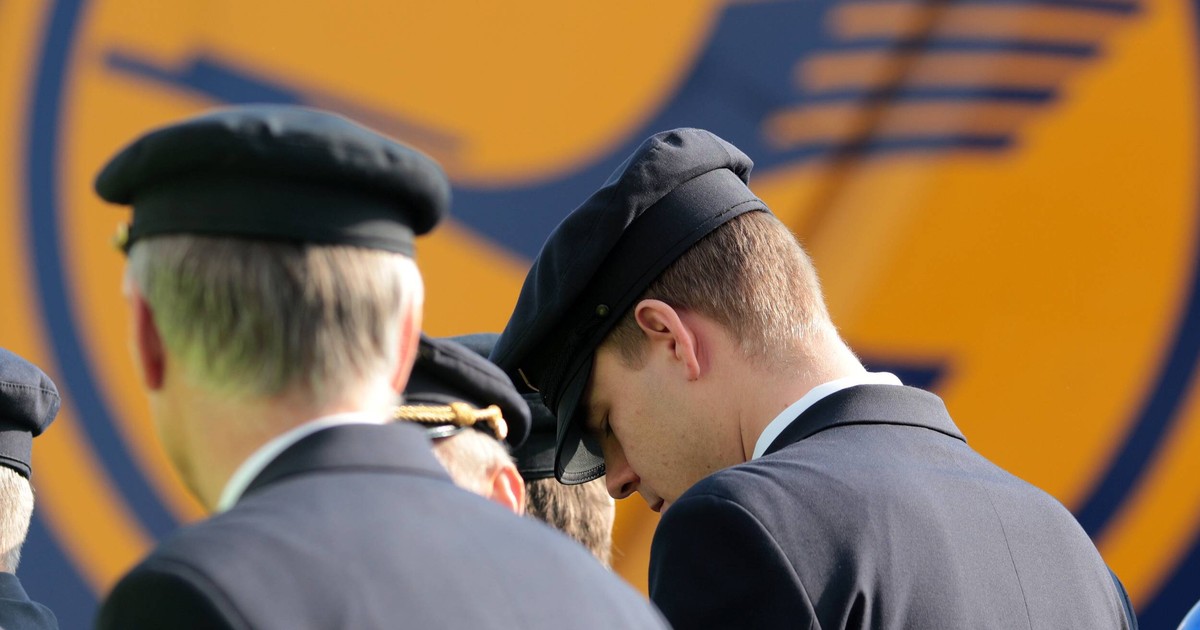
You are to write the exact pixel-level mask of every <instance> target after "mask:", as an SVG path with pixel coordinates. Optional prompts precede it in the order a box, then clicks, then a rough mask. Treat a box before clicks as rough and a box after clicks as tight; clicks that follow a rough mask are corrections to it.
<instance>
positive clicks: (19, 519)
mask: <svg viewBox="0 0 1200 630" xmlns="http://www.w3.org/2000/svg"><path fill="white" fill-rule="evenodd" d="M32 517H33V486H32V485H30V483H29V480H28V479H26V478H25V477H23V476H21V473H18V472H17V471H15V470H13V469H11V468H9V467H7V466H0V571H5V572H7V573H16V572H17V565H18V564H20V563H21V546H22V545H24V544H25V536H26V535H27V534H28V533H29V519H31V518H32Z"/></svg>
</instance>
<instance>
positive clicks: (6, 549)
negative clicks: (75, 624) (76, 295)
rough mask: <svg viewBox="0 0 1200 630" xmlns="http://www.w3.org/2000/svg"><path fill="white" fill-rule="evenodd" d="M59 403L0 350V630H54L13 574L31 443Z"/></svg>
mask: <svg viewBox="0 0 1200 630" xmlns="http://www.w3.org/2000/svg"><path fill="white" fill-rule="evenodd" d="M59 402H60V401H59V398H58V389H57V388H56V387H55V386H54V382H53V381H51V380H50V377H48V376H46V374H45V373H44V372H42V371H41V370H40V369H38V367H37V366H35V365H33V364H32V363H30V362H28V361H26V360H25V359H22V358H21V357H19V356H17V355H15V354H13V353H12V352H9V351H8V350H5V349H3V348H0V510H3V515H2V516H0V628H3V629H4V630H26V629H28V630H46V629H57V628H58V620H57V619H55V617H54V613H52V612H50V609H49V608H46V607H45V606H43V605H41V604H39V603H37V602H35V601H32V600H30V599H29V595H27V594H26V593H25V589H24V587H22V586H21V580H19V579H17V575H16V573H17V565H18V564H19V562H20V560H21V546H22V545H23V544H24V543H25V535H26V534H27V533H28V532H29V519H30V518H31V517H32V516H33V487H32V486H31V485H30V483H29V475H30V472H31V471H30V462H31V461H32V457H31V456H32V454H33V438H34V437H36V436H38V435H40V434H41V433H42V431H45V430H46V427H48V426H50V423H51V422H52V421H54V417H55V416H56V415H58V407H59Z"/></svg>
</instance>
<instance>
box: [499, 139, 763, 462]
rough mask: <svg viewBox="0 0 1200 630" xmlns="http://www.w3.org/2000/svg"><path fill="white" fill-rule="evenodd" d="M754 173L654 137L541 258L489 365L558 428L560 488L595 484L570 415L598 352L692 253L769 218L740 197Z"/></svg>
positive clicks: (596, 453) (704, 146) (714, 148)
mask: <svg viewBox="0 0 1200 630" xmlns="http://www.w3.org/2000/svg"><path fill="white" fill-rule="evenodd" d="M753 166H754V164H753V162H751V161H750V158H748V157H746V155H745V154H744V153H742V152H741V151H739V150H738V149H737V147H735V146H733V145H731V144H729V143H728V142H725V141H724V140H722V139H720V138H718V137H717V136H715V135H713V134H711V133H709V132H707V131H704V130H701V129H676V130H674V131H667V132H663V133H659V134H656V135H654V136H651V137H650V138H649V139H648V140H646V141H645V142H644V143H642V145H641V146H640V147H638V149H637V150H636V151H634V153H633V155H631V156H629V158H627V159H626V160H625V162H624V163H622V164H621V166H619V167H617V170H616V172H614V173H613V174H612V176H610V177H609V178H608V181H607V182H605V184H604V186H603V187H602V188H601V189H600V190H599V191H597V192H596V193H595V194H593V195H592V196H591V197H589V198H588V199H587V201H585V202H583V205H581V206H579V207H578V208H576V209H575V211H574V212H572V213H571V214H570V215H569V216H567V218H566V219H564V220H563V222H562V223H560V224H559V226H558V227H557V228H555V229H554V232H553V233H552V234H551V235H550V238H549V239H548V240H547V241H546V244H545V245H544V246H543V247H542V251H541V253H540V254H538V257H537V260H535V261H534V263H533V267H532V268H531V269H530V270H529V275H528V276H526V278H525V284H524V286H523V287H522V288H521V295H520V297H519V298H518V299H517V305H516V307H515V308H514V309H513V314H512V317H511V318H510V319H509V322H508V325H507V327H505V329H504V332H503V333H501V335H500V340H499V341H498V342H497V343H496V348H495V350H493V352H492V356H491V358H492V361H494V362H495V363H496V364H497V365H499V366H500V367H502V368H504V370H505V371H506V372H508V373H509V375H510V376H512V377H513V378H514V379H516V378H520V379H527V381H528V382H529V384H530V385H531V386H533V387H535V388H537V389H538V391H539V392H540V393H541V395H542V399H543V400H544V401H545V402H546V405H547V406H548V407H549V408H550V410H551V411H552V412H554V414H555V415H556V416H557V419H558V427H557V433H558V435H557V438H556V439H557V452H556V455H555V471H554V472H555V476H556V477H557V478H558V480H559V481H561V482H563V483H583V482H585V481H590V480H592V479H595V478H597V477H599V476H601V475H603V474H604V458H603V456H602V454H601V453H600V449H599V447H598V446H597V445H596V444H595V443H594V442H593V441H592V440H591V439H590V438H588V437H587V436H586V435H584V433H583V430H582V422H583V420H584V418H583V417H582V415H581V413H579V412H582V411H585V410H583V409H580V404H581V400H582V398H583V394H584V389H585V388H586V386H587V383H588V379H589V377H590V375H591V371H592V358H593V356H594V355H595V351H596V347H597V346H598V345H599V344H600V342H601V341H603V340H604V337H605V335H607V334H608V332H609V331H610V330H612V328H613V326H614V325H615V324H616V323H617V321H618V320H619V319H620V318H621V316H622V315H623V314H624V313H625V312H626V311H628V310H629V308H630V307H632V306H633V304H634V301H635V300H636V299H637V298H638V297H639V296H640V295H641V294H642V293H643V292H644V291H645V290H646V287H648V286H649V285H650V283H651V282H652V281H653V280H654V279H655V278H657V277H658V276H659V274H661V273H662V272H663V270H665V269H666V268H667V267H668V266H670V264H671V263H673V262H674V261H675V260H676V259H677V258H679V256H680V255H682V254H683V253H684V252H685V251H687V250H688V249H689V248H690V247H691V246H692V245H694V244H696V242H697V241H699V240H700V239H701V238H703V237H704V236H705V235H707V234H709V233H710V232H712V231H713V230H715V229H717V228H718V227H720V226H721V225H724V224H725V223H726V222H728V221H729V220H730V219H733V218H734V217H736V216H739V215H741V214H744V213H746V212H750V211H766V210H767V208H766V205H765V204H763V202H762V201H760V200H759V199H758V198H757V197H755V196H754V193H752V192H750V189H749V188H747V187H746V182H747V178H748V177H749V175H750V169H751V168H752V167H753Z"/></svg>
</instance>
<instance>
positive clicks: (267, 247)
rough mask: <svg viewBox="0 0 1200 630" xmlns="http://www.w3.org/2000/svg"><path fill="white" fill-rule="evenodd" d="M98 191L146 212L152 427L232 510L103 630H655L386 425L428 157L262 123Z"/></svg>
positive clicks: (196, 536) (273, 112)
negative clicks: (561, 629)
mask: <svg viewBox="0 0 1200 630" xmlns="http://www.w3.org/2000/svg"><path fill="white" fill-rule="evenodd" d="M96 189H97V191H98V192H99V194H100V196H101V197H103V198H104V199H106V200H108V201H110V202H114V203H121V204H132V206H133V220H132V223H131V224H130V226H129V228H128V231H127V235H126V238H125V239H124V245H125V247H126V248H127V251H128V255H129V260H128V265H127V271H126V281H125V296H126V302H127V305H128V307H129V309H130V321H131V333H132V346H133V351H134V356H135V359H136V364H137V367H138V375H139V377H140V378H141V380H142V382H143V385H144V387H145V389H146V390H147V392H148V396H149V399H150V409H151V415H152V417H153V420H154V424H155V428H156V430H157V433H158V435H159V438H160V441H162V442H163V444H164V446H165V448H166V450H167V453H168V455H169V456H170V458H171V459H172V462H173V464H174V465H175V467H176V468H177V469H178V471H179V473H180V475H181V477H182V478H183V479H184V480H185V482H186V483H187V484H188V485H189V487H190V488H191V489H192V491H193V492H194V494H195V495H196V496H197V497H198V498H199V500H200V501H201V502H202V503H203V504H204V505H206V506H207V507H208V508H210V509H212V510H214V511H216V512H218V514H216V515H215V516H213V517H212V518H210V519H208V520H206V521H203V522H201V523H199V524H197V525H194V526H191V527H187V528H185V529H183V530H182V531H180V532H179V533H177V534H176V535H174V536H173V537H171V538H170V539H168V540H166V541H165V542H163V543H162V544H161V545H160V546H159V547H158V548H157V549H156V550H155V551H154V552H152V553H151V554H150V555H149V557H147V558H146V559H145V560H143V561H142V562H141V563H140V564H139V565H138V566H137V567H135V568H134V569H133V570H132V571H131V572H130V573H129V574H128V575H126V576H125V577H124V578H122V579H121V580H120V582H119V583H118V584H117V585H116V587H115V588H114V589H113V591H112V593H111V594H110V595H109V597H108V599H107V600H106V601H105V603H104V605H103V607H102V609H101V611H100V615H99V619H98V626H99V627H100V628H114V629H115V628H121V629H131V628H133V629H136V628H173V629H180V628H209V629H211V628H281V629H282V628H286V629H288V630H297V629H304V628H396V627H412V628H471V627H513V628H551V627H553V628H559V627H561V626H562V625H563V624H564V623H567V624H568V625H572V626H578V627H587V628H614V627H635V628H651V627H658V626H659V625H660V620H659V618H658V617H657V614H656V613H655V612H654V611H653V609H651V608H650V607H649V605H648V604H647V603H646V602H645V601H644V600H643V599H641V598H640V597H639V596H638V595H637V594H636V593H635V592H633V591H632V590H631V589H629V588H628V587H627V586H625V585H623V584H621V583H619V581H618V580H616V579H614V578H613V577H612V576H611V575H609V574H608V573H607V572H605V571H604V570H603V569H601V568H600V567H598V566H595V565H594V563H591V562H590V559H589V558H588V557H587V554H586V553H584V552H583V551H582V550H580V549H578V548H576V547H575V546H574V545H571V544H570V543H569V542H568V541H566V540H563V539H561V538H560V537H558V536H555V535H553V534H552V533H551V532H547V531H545V530H544V529H542V528H538V527H534V526H532V524H530V523H529V522H528V521H526V520H524V519H519V518H516V517H515V516H513V515H512V514H511V513H509V512H507V511H505V510H504V509H502V508H500V507H499V506H496V505H494V504H492V503H490V502H488V501H486V500H484V499H482V498H480V497H478V496H476V495H474V494H471V493H469V492H466V491H464V490H462V489H460V488H458V487H457V486H455V485H454V484H453V483H452V481H451V480H450V478H449V477H448V476H447V475H446V473H445V471H444V470H443V469H442V467H441V466H440V465H438V463H437V460H436V459H434V457H433V455H432V453H431V452H430V444H429V440H428V439H427V438H426V437H425V434H424V432H423V431H422V430H421V429H419V428H418V427H414V426H410V425H405V424H393V423H389V422H388V418H389V415H390V413H389V412H390V410H391V408H392V407H393V406H394V403H395V398H396V394H397V392H399V391H402V390H403V387H404V385H405V383H406V382H407V380H408V375H409V370H410V369H411V366H412V363H413V357H414V355H415V354H416V351H417V337H418V331H419V330H420V327H421V304H422V299H423V287H422V284H421V278H420V275H419V273H418V272H417V270H416V266H415V263H414V261H413V258H412V254H413V238H414V236H415V235H419V234H422V233H425V232H427V231H429V230H430V229H431V228H433V226H434V225H435V224H436V223H437V222H438V220H439V219H440V218H441V217H442V216H443V215H444V214H445V213H446V210H447V206H448V203H449V186H448V182H447V180H446V178H445V176H444V174H443V173H442V171H441V169H440V168H438V167H437V165H436V164H434V163H433V162H432V161H430V160H429V159H428V158H427V157H426V156H424V155H422V154H420V153H418V152H416V151H414V150H412V149H410V148H408V147H406V146H403V145H400V144H398V143H396V142H394V141H392V140H390V139H388V138H385V137H382V136H380V135H378V134H376V133H375V132H373V131H370V130H368V129H365V128H363V127H360V126H358V125H356V124H354V123H352V122H350V121H348V120H345V119H343V118H341V117H338V116H334V115H331V114H326V113H323V112H319V111H315V110H308V109H303V108H295V107H272V106H248V107H238V108H233V109H226V110H218V111H215V112H213V113H209V114H207V115H203V116H199V117H197V118H193V119H190V120H187V121H184V122H182V123H179V124H175V125H171V126H168V127H165V128H162V129H159V130H156V131H153V132H150V133H149V134H147V135H145V136H143V137H141V138H140V139H138V140H137V141H135V142H134V143H133V144H131V145H130V146H129V147H127V148H125V149H123V150H122V151H121V152H120V153H118V154H117V155H116V156H115V157H114V158H113V159H112V160H111V161H110V162H109V163H108V165H107V166H106V167H105V168H104V169H103V171H102V172H101V173H100V175H99V177H98V179H97V182H96ZM534 566H536V567H538V570H537V571H531V570H530V569H529V567H534Z"/></svg>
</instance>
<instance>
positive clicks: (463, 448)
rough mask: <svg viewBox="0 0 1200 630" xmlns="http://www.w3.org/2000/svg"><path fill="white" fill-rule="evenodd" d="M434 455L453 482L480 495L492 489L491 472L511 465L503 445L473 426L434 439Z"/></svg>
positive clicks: (486, 493) (509, 457)
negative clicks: (472, 427)
mask: <svg viewBox="0 0 1200 630" xmlns="http://www.w3.org/2000/svg"><path fill="white" fill-rule="evenodd" d="M433 454H434V456H436V457H437V458H438V461H439V462H441V463H442V466H443V467H445V469H446V472H448V473H450V478H451V479H453V480H454V483H455V484H456V485H458V486H459V487H460V488H464V489H466V490H469V491H471V492H474V493H475V494H478V495H481V496H487V495H488V493H489V492H491V489H492V488H491V475H492V471H493V470H495V469H496V468H498V467H500V466H504V465H506V464H512V457H511V456H510V455H509V454H508V448H507V447H505V446H504V444H502V443H500V442H499V441H498V440H496V438H493V437H492V436H490V435H487V434H485V433H483V432H481V431H477V430H475V429H466V430H463V431H459V432H458V433H456V434H454V435H452V436H450V437H445V438H440V439H437V440H434V441H433Z"/></svg>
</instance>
